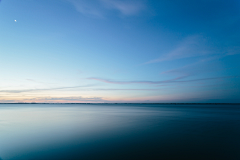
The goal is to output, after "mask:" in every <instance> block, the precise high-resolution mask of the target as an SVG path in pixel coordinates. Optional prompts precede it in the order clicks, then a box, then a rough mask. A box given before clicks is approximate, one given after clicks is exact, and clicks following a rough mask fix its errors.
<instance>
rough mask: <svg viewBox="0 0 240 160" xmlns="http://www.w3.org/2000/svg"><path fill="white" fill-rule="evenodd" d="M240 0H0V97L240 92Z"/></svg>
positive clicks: (222, 95)
mask: <svg viewBox="0 0 240 160" xmlns="http://www.w3.org/2000/svg"><path fill="white" fill-rule="evenodd" d="M239 60H240V1H238V0H230V1H229V0H228V1H226V0H201V1H190V0H181V1H180V0H175V1H168V0H91V1H89V0H51V1H49V0H41V1H33V0H24V1H20V0H1V1H0V73H1V78H0V102H56V103H57V102H93V103H94V102H141V103H142V102H240V83H239V82H240V77H239V76H240V63H239Z"/></svg>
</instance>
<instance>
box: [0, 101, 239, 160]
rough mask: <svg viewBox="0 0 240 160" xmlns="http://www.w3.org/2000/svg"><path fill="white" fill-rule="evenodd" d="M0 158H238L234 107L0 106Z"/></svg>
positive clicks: (46, 159)
mask: <svg viewBox="0 0 240 160" xmlns="http://www.w3.org/2000/svg"><path fill="white" fill-rule="evenodd" d="M0 157H1V158H0V159H2V160H15V159H17V160H18V159H23V160H28V159H29V160H42V159H44V160H48V159H49V160H50V159H51V160H52V159H58V160H60V159H83V160H84V159H104V160H105V159H119V160H120V159H121V160H122V159H162V160H164V159H185V160H187V159H194V160H197V159H199V160H202V159H205V160H206V159H211V160H212V159H218V160H221V159H223V160H226V159H227V160H239V159H240V105H157V104H155V105H154V104H0Z"/></svg>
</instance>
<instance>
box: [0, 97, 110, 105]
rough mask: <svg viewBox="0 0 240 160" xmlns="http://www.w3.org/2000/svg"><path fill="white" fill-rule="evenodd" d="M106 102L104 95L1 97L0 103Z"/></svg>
mask: <svg viewBox="0 0 240 160" xmlns="http://www.w3.org/2000/svg"><path fill="white" fill-rule="evenodd" d="M32 102H35V103H104V102H108V101H107V100H105V99H103V98H102V97H82V96H75V97H36V98H20V99H18V100H16V99H14V100H11V99H10V100H9V99H8V100H7V99H0V103H32Z"/></svg>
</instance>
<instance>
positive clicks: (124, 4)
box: [100, 0, 144, 15]
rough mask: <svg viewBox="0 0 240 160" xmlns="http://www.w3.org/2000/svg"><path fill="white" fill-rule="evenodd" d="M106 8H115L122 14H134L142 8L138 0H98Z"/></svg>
mask: <svg viewBox="0 0 240 160" xmlns="http://www.w3.org/2000/svg"><path fill="white" fill-rule="evenodd" d="M100 1H101V2H103V4H104V6H105V7H106V8H107V9H113V10H114V9H115V10H117V11H119V12H120V13H121V14H123V15H136V14H138V13H139V12H140V11H142V10H143V9H144V5H143V3H142V2H141V1H140V0H134V1H133V0H125V1H123V0H100Z"/></svg>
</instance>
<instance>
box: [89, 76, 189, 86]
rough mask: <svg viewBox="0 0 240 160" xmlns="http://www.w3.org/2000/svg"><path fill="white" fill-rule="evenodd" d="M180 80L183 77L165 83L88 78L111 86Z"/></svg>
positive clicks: (154, 82)
mask: <svg viewBox="0 0 240 160" xmlns="http://www.w3.org/2000/svg"><path fill="white" fill-rule="evenodd" d="M182 78H185V76H182V77H177V78H174V79H170V80H165V81H112V80H107V79H101V78H88V79H90V80H96V81H100V82H104V83H111V84H161V83H169V82H172V81H175V80H178V79H182Z"/></svg>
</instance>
